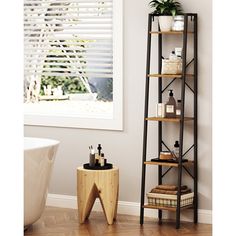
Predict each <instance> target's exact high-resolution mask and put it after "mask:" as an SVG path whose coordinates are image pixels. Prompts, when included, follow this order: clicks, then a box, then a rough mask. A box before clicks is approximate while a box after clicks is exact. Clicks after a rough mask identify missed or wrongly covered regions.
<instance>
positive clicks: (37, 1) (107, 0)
mask: <svg viewBox="0 0 236 236" xmlns="http://www.w3.org/2000/svg"><path fill="white" fill-rule="evenodd" d="M98 2H105V3H106V4H107V3H112V2H113V0H102V1H101V0H47V1H40V0H33V1H32V0H24V4H49V3H85V4H89V3H90V4H97V3H98Z"/></svg>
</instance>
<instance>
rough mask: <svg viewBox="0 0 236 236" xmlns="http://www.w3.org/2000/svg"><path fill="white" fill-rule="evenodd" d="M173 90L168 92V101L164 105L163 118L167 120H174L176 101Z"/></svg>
mask: <svg viewBox="0 0 236 236" xmlns="http://www.w3.org/2000/svg"><path fill="white" fill-rule="evenodd" d="M173 96H174V94H173V90H172V89H170V90H169V101H168V102H167V103H166V105H165V116H166V117H167V118H175V117H176V101H175V99H174V97H173Z"/></svg>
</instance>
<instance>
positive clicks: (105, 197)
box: [77, 167, 119, 225]
mask: <svg viewBox="0 0 236 236" xmlns="http://www.w3.org/2000/svg"><path fill="white" fill-rule="evenodd" d="M118 192H119V169H118V168H117V167H113V169H110V170H88V169H84V168H83V167H79V168H78V169H77V202H78V210H79V222H80V223H84V221H85V219H87V218H88V217H89V215H90V212H91V210H92V207H93V204H94V202H95V199H96V198H97V197H98V198H99V199H100V202H101V205H102V208H103V212H104V214H105V216H106V220H107V223H108V224H109V225H110V224H112V223H113V220H115V218H116V213H117V203H118Z"/></svg>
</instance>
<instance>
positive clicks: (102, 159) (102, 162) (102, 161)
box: [100, 153, 105, 166]
mask: <svg viewBox="0 0 236 236" xmlns="http://www.w3.org/2000/svg"><path fill="white" fill-rule="evenodd" d="M100 165H101V166H104V165H105V160H104V153H101V158H100Z"/></svg>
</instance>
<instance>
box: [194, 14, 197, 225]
mask: <svg viewBox="0 0 236 236" xmlns="http://www.w3.org/2000/svg"><path fill="white" fill-rule="evenodd" d="M197 27H198V25H197V14H195V15H194V121H193V122H194V199H193V204H194V223H197V222H198V156H197V152H198V143H197V139H198V127H197V123H198V115H197V112H198V108H197V106H198V101H197V93H198V53H197V51H198V35H197V30H198V29H197Z"/></svg>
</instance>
